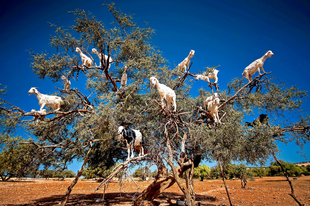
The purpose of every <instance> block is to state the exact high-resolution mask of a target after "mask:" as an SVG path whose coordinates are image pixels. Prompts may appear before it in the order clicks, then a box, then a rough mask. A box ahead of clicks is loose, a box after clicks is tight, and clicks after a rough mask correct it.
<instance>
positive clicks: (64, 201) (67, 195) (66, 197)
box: [61, 142, 92, 206]
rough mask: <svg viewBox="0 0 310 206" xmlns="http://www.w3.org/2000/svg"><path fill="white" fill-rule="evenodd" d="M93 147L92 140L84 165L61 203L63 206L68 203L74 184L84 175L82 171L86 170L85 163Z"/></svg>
mask: <svg viewBox="0 0 310 206" xmlns="http://www.w3.org/2000/svg"><path fill="white" fill-rule="evenodd" d="M91 147H92V142H90V143H89V148H88V151H87V154H86V157H85V159H84V162H83V165H82V167H81V169H80V170H79V171H78V173H77V175H76V177H75V178H74V180H73V181H72V183H71V185H70V186H69V187H68V189H67V192H66V196H65V199H64V200H63V202H62V203H61V205H62V206H65V205H66V204H67V202H68V200H69V197H70V194H71V191H72V189H73V187H74V185H75V184H76V183H77V182H78V181H79V178H80V176H81V175H82V173H83V171H84V167H85V165H86V163H87V161H88V158H89V155H90V151H91Z"/></svg>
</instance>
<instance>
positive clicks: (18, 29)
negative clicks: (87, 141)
mask: <svg viewBox="0 0 310 206" xmlns="http://www.w3.org/2000/svg"><path fill="white" fill-rule="evenodd" d="M106 2H107V3H110V2H111V1H106ZM114 2H115V3H116V6H117V8H118V9H120V10H122V12H124V13H130V14H133V18H134V22H136V23H137V24H138V25H139V26H141V27H144V24H145V22H148V25H149V26H150V27H151V28H153V29H155V32H156V34H155V35H154V36H153V38H152V40H151V43H152V45H153V46H155V47H156V48H157V49H159V50H161V51H162V52H163V56H164V57H165V58H166V59H167V60H168V61H169V63H168V65H169V66H170V68H171V69H172V68H174V66H175V65H177V64H178V63H179V62H181V61H182V60H183V59H184V58H185V57H186V56H187V55H188V53H189V51H190V50H191V49H193V50H195V56H194V57H193V58H192V61H193V62H194V63H193V66H192V69H191V70H192V72H202V71H204V68H205V67H212V66H218V65H220V67H219V70H220V72H219V75H218V76H219V82H218V83H219V86H220V89H221V90H225V89H226V85H227V83H228V82H229V81H230V80H231V79H233V78H235V77H239V78H241V77H242V76H241V73H242V72H243V70H244V68H245V67H246V66H247V65H249V64H250V63H251V62H252V61H254V60H255V59H257V58H259V57H261V56H262V55H263V54H264V53H265V52H266V51H267V50H272V51H273V53H274V54H275V55H274V56H273V57H272V58H270V59H269V58H268V59H267V60H266V62H265V65H264V69H265V71H266V72H270V71H272V76H274V77H276V78H278V79H280V80H281V81H283V82H286V83H287V84H288V86H291V85H298V87H299V88H300V89H301V90H307V91H309V90H310V84H309V76H310V69H309V68H308V66H309V65H310V50H309V48H310V1H307V0H305V1H300V0H297V1H296V0H291V1H288V0H285V1H282V0H281V1H280V0H273V1H270V0H268V1H267V0H260V1H254V0H238V1H235V0H231V1H230V0H223V1H220V0H219V1H210V0H203V1H196V0H178V1H177V0H157V1H148V0H134V1H129V0H116V1H114ZM102 3H103V1H97V0H92V1H82V0H74V1H72V0H66V1H59V0H46V1H39V0H27V1H11V0H2V1H1V3H0V26H1V28H2V29H1V32H0V42H1V46H0V54H1V55H0V62H1V75H0V83H1V84H3V85H6V86H7V96H6V97H4V98H5V99H6V100H7V101H9V102H11V103H12V104H15V105H17V106H19V107H20V108H22V109H23V110H26V111H30V110H31V109H39V105H38V102H37V99H36V98H35V96H29V95H28V93H27V91H28V90H29V88H30V87H33V86H36V87H39V91H40V92H42V93H53V92H54V91H55V87H61V83H52V82H51V81H50V80H49V79H44V80H41V79H38V78H37V77H36V75H35V74H34V73H33V72H32V69H31V67H30V63H31V62H30V61H29V60H30V55H29V52H28V51H29V50H32V51H34V52H36V53H40V52H42V51H47V52H49V53H53V52H55V51H54V49H52V48H51V47H50V45H49V40H50V39H49V38H50V35H53V34H54V31H53V29H52V28H50V27H49V24H48V23H47V22H51V23H54V24H56V25H58V26H64V27H67V26H71V25H73V24H74V16H73V15H72V14H68V13H67V12H68V11H73V10H75V9H77V8H79V9H84V10H86V11H90V12H92V14H93V15H94V16H96V17H97V19H98V20H101V21H102V22H103V23H104V24H106V25H107V26H108V25H109V24H110V22H111V21H112V17H111V14H110V13H109V12H108V10H107V9H106V7H105V6H102ZM72 83H73V84H76V85H79V86H83V85H84V82H82V80H79V82H74V81H72ZM193 87H194V89H193V93H192V94H193V95H195V94H196V93H195V92H196V91H198V90H199V88H201V87H205V88H207V85H206V83H205V82H203V81H199V82H194V84H193ZM306 100H307V101H305V102H304V105H303V109H304V110H305V111H306V112H307V113H309V108H310V105H309V98H306ZM253 119H254V117H253ZM280 149H281V150H283V152H282V153H281V156H280V157H279V158H280V159H283V160H284V161H289V162H301V161H306V159H305V158H303V157H301V154H300V153H299V154H298V153H297V150H298V148H296V147H295V146H294V145H292V144H289V145H288V146H285V145H282V144H281V145H280ZM305 151H306V153H307V156H308V160H309V158H310V146H309V144H308V145H306V148H305ZM207 164H208V165H209V166H213V165H214V164H209V163H207ZM69 169H72V170H74V171H75V172H76V171H77V170H78V169H79V164H78V163H76V164H73V165H72V166H71V167H69Z"/></svg>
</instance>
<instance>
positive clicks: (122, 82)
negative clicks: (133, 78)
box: [121, 66, 128, 87]
mask: <svg viewBox="0 0 310 206" xmlns="http://www.w3.org/2000/svg"><path fill="white" fill-rule="evenodd" d="M126 71H127V66H125V70H124V72H123V75H122V78H121V87H125V86H126V85H127V79H128V77H127V73H126Z"/></svg>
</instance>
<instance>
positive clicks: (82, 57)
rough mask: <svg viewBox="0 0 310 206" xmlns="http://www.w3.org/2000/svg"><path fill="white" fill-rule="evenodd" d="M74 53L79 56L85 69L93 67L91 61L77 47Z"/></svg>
mask: <svg viewBox="0 0 310 206" xmlns="http://www.w3.org/2000/svg"><path fill="white" fill-rule="evenodd" d="M75 52H76V53H79V54H80V56H81V59H82V63H83V65H84V66H87V67H91V66H93V61H92V60H91V58H89V57H88V56H86V55H85V54H84V53H83V52H82V51H81V49H80V48H79V47H76V49H75Z"/></svg>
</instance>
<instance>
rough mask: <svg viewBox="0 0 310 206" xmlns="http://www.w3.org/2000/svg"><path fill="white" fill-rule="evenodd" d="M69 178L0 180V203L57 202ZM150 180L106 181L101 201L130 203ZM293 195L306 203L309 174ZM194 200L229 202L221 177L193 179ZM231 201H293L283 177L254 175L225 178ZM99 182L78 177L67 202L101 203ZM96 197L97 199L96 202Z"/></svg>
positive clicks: (168, 196)
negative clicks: (245, 181)
mask: <svg viewBox="0 0 310 206" xmlns="http://www.w3.org/2000/svg"><path fill="white" fill-rule="evenodd" d="M71 181H72V179H67V180H65V181H56V180H41V179H26V180H14V181H9V182H0V205H58V204H59V203H60V202H61V201H62V200H63V197H64V194H65V192H66V189H67V187H68V186H69V185H70V183H71ZM151 182H152V180H149V181H144V182H141V181H137V184H138V186H139V188H138V187H137V185H135V183H134V182H132V181H129V180H128V181H125V182H123V183H122V187H120V184H119V182H114V183H110V184H109V186H108V188H107V189H106V194H105V201H104V203H105V205H131V204H132V200H133V199H134V198H135V197H136V196H137V195H138V194H139V192H141V191H143V190H144V189H145V188H146V187H147V186H148V185H149V184H150V183H151ZM292 182H293V186H294V189H295V195H296V196H297V198H298V199H299V200H300V201H301V202H302V203H303V204H305V205H310V176H307V177H299V178H297V179H296V178H295V179H293V178H292ZM194 184H195V193H196V202H197V204H198V202H199V203H200V205H229V202H228V198H227V195H226V192H225V188H224V187H223V182H222V181H221V180H205V181H203V182H201V181H199V180H195V182H194ZM226 184H227V186H228V189H229V193H230V197H231V201H232V204H233V205H246V206H249V205H288V206H292V205H297V203H296V202H295V201H294V200H293V198H292V197H291V196H290V195H289V193H290V187H289V184H288V182H287V181H286V180H285V178H284V177H265V178H256V179H255V181H248V184H247V186H246V188H245V189H241V185H240V180H227V181H226ZM98 185H99V183H97V182H95V181H79V182H78V183H77V184H76V185H75V187H74V189H73V191H72V193H71V196H70V200H69V202H68V205H102V202H100V200H101V198H102V194H103V188H102V189H100V190H99V191H97V192H94V190H95V188H96V187H97V186H98ZM177 199H182V193H181V192H180V190H179V188H178V187H177V185H176V184H175V185H174V186H172V187H171V188H169V189H168V190H166V191H165V192H164V193H163V194H162V195H161V196H160V197H159V198H157V199H156V201H155V203H156V205H175V203H176V200H177ZM96 201H97V202H96Z"/></svg>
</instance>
